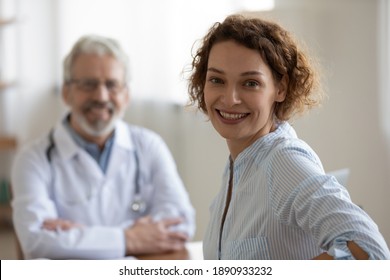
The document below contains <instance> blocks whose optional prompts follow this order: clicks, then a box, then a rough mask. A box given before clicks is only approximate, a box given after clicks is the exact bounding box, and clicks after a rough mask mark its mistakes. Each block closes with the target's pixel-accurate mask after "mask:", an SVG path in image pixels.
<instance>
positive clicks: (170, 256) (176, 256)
mask: <svg viewBox="0 0 390 280" xmlns="http://www.w3.org/2000/svg"><path fill="white" fill-rule="evenodd" d="M136 258H137V259H140V260H202V259H203V249H202V242H201V241H197V242H188V243H187V244H186V248H185V249H183V250H181V251H176V252H171V253H165V254H150V255H140V256H136Z"/></svg>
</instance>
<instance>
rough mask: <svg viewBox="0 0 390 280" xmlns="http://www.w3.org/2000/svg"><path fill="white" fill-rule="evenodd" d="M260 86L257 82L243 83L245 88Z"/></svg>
mask: <svg viewBox="0 0 390 280" xmlns="http://www.w3.org/2000/svg"><path fill="white" fill-rule="evenodd" d="M259 85H260V84H259V82H257V81H247V82H245V86H247V87H258V86H259Z"/></svg>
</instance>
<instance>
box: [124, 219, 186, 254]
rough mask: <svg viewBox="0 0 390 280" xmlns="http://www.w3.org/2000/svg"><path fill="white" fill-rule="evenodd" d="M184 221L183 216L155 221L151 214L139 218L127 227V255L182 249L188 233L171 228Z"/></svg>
mask: <svg viewBox="0 0 390 280" xmlns="http://www.w3.org/2000/svg"><path fill="white" fill-rule="evenodd" d="M182 222H183V219H181V218H173V219H164V220H160V221H153V220H152V218H151V217H150V216H147V217H142V218H140V219H138V220H137V221H136V222H135V223H134V225H132V226H131V227H128V228H127V229H125V238H126V255H139V254H152V253H164V252H169V251H178V250H182V249H183V248H184V246H185V242H186V241H187V239H188V236H187V234H185V233H181V232H172V231H171V230H170V229H169V228H170V227H171V226H174V225H178V224H180V223H182Z"/></svg>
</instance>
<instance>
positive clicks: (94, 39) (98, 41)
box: [63, 35, 130, 83]
mask: <svg viewBox="0 0 390 280" xmlns="http://www.w3.org/2000/svg"><path fill="white" fill-rule="evenodd" d="M80 54H97V55H106V54H107V55H111V56H113V57H114V58H115V59H117V60H118V61H119V62H121V63H122V64H123V68H124V72H125V77H124V79H125V82H126V83H127V82H128V81H129V80H130V73H129V72H130V70H129V59H128V56H127V55H126V53H125V52H124V51H123V49H122V48H121V46H120V45H119V43H118V42H117V41H116V40H114V39H112V38H107V37H103V36H98V35H87V36H83V37H81V38H80V39H79V40H78V41H77V42H76V43H75V45H74V46H73V48H72V50H71V51H70V53H69V54H68V55H67V56H66V57H65V59H64V64H63V67H64V68H63V71H64V72H63V81H64V83H67V82H69V81H70V80H71V79H72V66H73V63H74V61H75V59H76V57H77V56H78V55H80Z"/></svg>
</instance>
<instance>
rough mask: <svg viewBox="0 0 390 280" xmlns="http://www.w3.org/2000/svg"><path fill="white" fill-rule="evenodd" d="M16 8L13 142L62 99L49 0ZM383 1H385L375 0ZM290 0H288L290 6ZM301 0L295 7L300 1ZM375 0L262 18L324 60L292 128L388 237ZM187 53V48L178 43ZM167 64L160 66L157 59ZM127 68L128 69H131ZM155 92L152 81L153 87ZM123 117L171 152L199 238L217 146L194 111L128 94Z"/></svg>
mask: <svg viewBox="0 0 390 280" xmlns="http://www.w3.org/2000/svg"><path fill="white" fill-rule="evenodd" d="M20 1H21V2H22V4H23V7H22V11H23V15H25V17H24V23H22V27H21V31H22V38H21V43H22V47H21V48H22V49H21V62H22V65H21V70H20V72H21V73H20V77H21V87H20V90H19V93H18V102H17V104H18V105H17V106H15V107H14V114H13V120H14V121H13V127H14V129H15V131H16V133H17V135H18V136H19V139H20V141H21V143H22V144H23V143H25V142H27V141H29V140H31V139H32V138H35V137H36V136H38V135H40V134H41V133H44V132H45V131H48V129H49V128H50V127H51V126H52V124H53V122H55V120H56V119H57V118H58V117H59V116H60V115H61V114H62V112H63V110H64V107H63V105H62V102H61V100H60V98H59V96H58V95H55V94H54V91H55V90H54V89H53V88H54V87H55V82H56V78H57V75H58V68H59V67H60V65H58V61H57V60H56V58H54V57H55V56H56V55H55V54H56V51H58V48H57V47H56V40H54V39H55V38H56V32H55V30H56V29H55V26H54V27H53V24H52V23H53V22H54V20H53V18H54V17H55V16H56V12H57V7H56V5H55V2H56V1H51V0H35V1H29V0H20ZM383 1H385V0H383ZM292 3H294V4H292ZM303 3H305V6H303ZM380 3H382V0H306V1H305V0H294V1H293V0H280V1H277V3H276V4H277V5H276V7H277V9H276V11H275V12H273V13H272V14H268V16H277V17H278V19H279V21H280V22H282V23H285V24H286V26H288V27H289V28H290V29H291V30H292V31H294V32H296V34H297V36H298V37H299V38H302V39H304V40H305V41H306V42H307V45H308V46H309V47H310V48H312V49H313V51H314V53H315V54H317V55H318V56H319V57H320V59H321V61H322V62H323V65H324V73H325V75H326V86H327V88H328V94H329V99H328V101H327V102H326V103H325V104H324V106H323V107H322V108H321V109H320V110H316V111H314V112H313V113H311V114H309V115H308V116H306V117H304V118H302V119H300V120H297V121H296V122H295V124H294V125H295V127H296V129H297V131H298V133H299V135H300V136H301V138H303V139H304V140H306V141H307V142H308V143H309V144H310V145H311V146H312V147H313V148H314V149H315V150H316V151H317V153H318V154H319V156H320V157H321V158H322V161H323V164H324V166H325V168H326V169H327V170H333V169H338V168H343V167H349V168H351V178H350V181H349V185H348V189H349V190H350V193H351V196H352V198H353V200H354V201H356V202H357V203H358V204H359V205H362V206H363V207H364V209H365V210H366V211H367V212H368V213H369V214H370V215H371V216H372V217H373V218H374V219H375V221H376V222H377V223H378V224H379V226H380V229H381V231H382V233H383V234H384V236H385V238H386V239H387V242H388V243H390V223H389V221H388V217H387V214H388V213H390V206H389V204H388V203H387V201H386V200H387V198H388V197H389V195H390V191H389V187H388V185H389V179H390V178H389V176H390V175H388V174H389V172H388V171H389V143H390V140H389V138H388V134H387V133H386V131H390V124H389V120H385V121H383V119H382V116H386V115H387V114H385V112H384V110H385V109H386V108H388V107H389V106H390V104H385V106H383V102H384V100H386V98H384V96H387V95H388V93H387V92H381V90H382V91H383V90H384V88H386V87H383V86H380V85H382V84H383V82H382V81H381V80H379V77H380V75H379V74H380V72H379V71H380V69H382V70H383V67H381V63H382V62H383V57H379V53H380V52H378V49H379V47H380V45H379V43H378V42H380V41H381V40H380V37H379V36H380V34H379V30H380V29H379V21H378V19H379V15H380V11H379V10H380V9H379V7H380V5H379V4H380ZM188 53H189V55H190V50H189V51H188ZM167 67H168V66H167ZM133 71H137V70H136V69H133ZM156 90H158V88H157V87H156ZM126 119H127V120H129V121H131V122H133V123H136V124H141V125H145V126H147V127H149V128H152V129H154V130H156V131H157V132H159V133H160V134H161V135H162V136H163V137H164V139H165V140H166V141H167V143H168V146H169V147H170V148H171V150H172V153H173V155H174V157H175V159H176V160H177V164H178V168H179V171H180V173H181V175H182V177H183V180H184V182H185V184H186V186H187V188H188V191H189V193H190V195H191V198H192V202H193V204H194V205H195V207H196V210H197V222H198V231H197V234H196V239H197V240H199V239H201V238H202V235H203V232H204V229H205V225H206V223H207V220H208V205H209V203H210V201H211V199H212V198H213V196H214V194H215V193H216V192H217V191H218V189H219V187H220V177H221V174H222V169H223V167H224V164H225V161H226V159H227V156H228V152H227V149H226V145H225V142H224V140H222V139H221V138H220V137H219V136H218V135H216V133H215V132H214V130H213V129H212V128H211V124H210V123H209V122H206V121H205V119H204V118H203V116H202V115H201V114H195V113H193V112H189V111H187V110H185V109H183V108H180V107H177V105H165V106H161V105H159V104H156V103H154V104H153V103H149V104H142V103H141V102H140V101H134V103H133V104H132V105H131V106H130V108H129V110H128V112H127V115H126Z"/></svg>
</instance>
